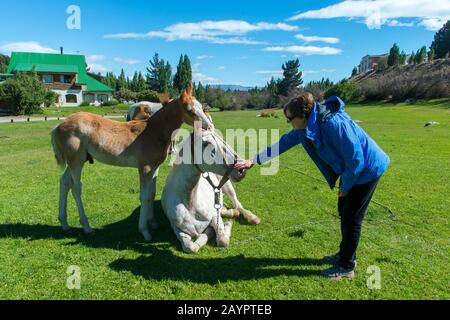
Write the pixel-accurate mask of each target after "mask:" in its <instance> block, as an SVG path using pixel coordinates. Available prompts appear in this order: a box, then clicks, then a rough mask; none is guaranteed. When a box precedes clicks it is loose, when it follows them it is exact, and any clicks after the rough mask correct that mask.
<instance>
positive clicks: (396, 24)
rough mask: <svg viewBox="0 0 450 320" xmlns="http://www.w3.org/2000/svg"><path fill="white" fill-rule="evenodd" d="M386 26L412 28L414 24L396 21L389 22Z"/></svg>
mask: <svg viewBox="0 0 450 320" xmlns="http://www.w3.org/2000/svg"><path fill="white" fill-rule="evenodd" d="M387 25H388V26H389V27H414V25H415V24H414V22H400V21H398V20H395V19H393V20H389V21H388V22H387Z"/></svg>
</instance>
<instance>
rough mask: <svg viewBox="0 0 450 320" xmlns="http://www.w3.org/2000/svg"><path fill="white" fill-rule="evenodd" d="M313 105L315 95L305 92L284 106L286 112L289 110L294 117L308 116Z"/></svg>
mask: <svg viewBox="0 0 450 320" xmlns="http://www.w3.org/2000/svg"><path fill="white" fill-rule="evenodd" d="M313 107H314V96H313V95H312V94H311V93H309V92H304V93H302V94H300V95H299V96H298V97H297V98H294V99H292V100H291V101H289V103H287V104H286V105H285V106H284V114H286V112H287V111H288V110H289V112H290V113H291V115H292V116H293V117H300V118H308V117H309V115H310V113H311V111H312V109H313Z"/></svg>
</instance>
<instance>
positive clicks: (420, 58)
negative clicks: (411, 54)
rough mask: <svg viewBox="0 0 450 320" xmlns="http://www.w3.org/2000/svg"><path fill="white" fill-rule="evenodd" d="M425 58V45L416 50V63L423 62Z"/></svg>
mask: <svg viewBox="0 0 450 320" xmlns="http://www.w3.org/2000/svg"><path fill="white" fill-rule="evenodd" d="M426 58H427V47H425V46H423V47H422V48H420V51H418V52H417V63H424V62H425V59H426Z"/></svg>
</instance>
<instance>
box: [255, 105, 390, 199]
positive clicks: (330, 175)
mask: <svg viewBox="0 0 450 320" xmlns="http://www.w3.org/2000/svg"><path fill="white" fill-rule="evenodd" d="M344 107H345V104H344V102H343V101H342V100H341V99H340V98H338V97H331V98H329V99H328V100H327V101H325V103H324V104H323V105H321V104H318V103H315V105H314V108H313V111H312V112H311V114H310V116H309V118H308V124H307V128H306V130H292V131H290V132H288V133H286V134H285V135H283V136H282V137H281V139H280V141H279V142H278V143H276V144H274V145H273V146H271V147H268V148H267V149H266V150H264V151H263V152H261V153H260V154H258V155H257V156H256V157H255V159H254V160H255V161H256V162H257V163H258V164H262V163H264V162H267V161H269V160H270V159H272V158H274V157H277V156H278V155H280V154H282V153H284V152H286V151H287V150H289V149H291V148H292V147H294V146H296V145H298V144H302V145H303V147H304V148H305V150H306V152H307V153H308V155H309V156H310V157H311V159H312V160H313V161H314V163H315V164H316V165H317V167H318V168H319V170H320V172H321V173H322V174H323V176H324V177H325V179H326V180H327V182H328V184H329V186H330V188H334V186H335V185H336V181H337V179H338V177H339V176H341V185H340V190H341V191H344V192H348V191H349V190H350V189H351V188H352V187H353V186H354V185H356V184H364V183H368V182H370V181H373V180H375V179H376V178H378V177H380V176H381V175H382V174H383V173H384V172H385V171H386V169H387V167H388V166H389V162H390V160H389V157H388V156H387V155H386V153H384V152H383V150H381V148H380V147H379V146H378V145H377V144H376V142H375V141H374V140H372V138H370V137H369V135H368V134H367V133H366V132H365V131H364V130H363V129H362V128H361V127H359V126H358V125H357V124H356V123H355V122H353V121H352V119H351V118H350V116H349V115H348V114H347V113H345V112H344Z"/></svg>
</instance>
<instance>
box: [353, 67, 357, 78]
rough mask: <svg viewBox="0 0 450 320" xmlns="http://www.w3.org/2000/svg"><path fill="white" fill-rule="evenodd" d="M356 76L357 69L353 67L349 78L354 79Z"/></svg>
mask: <svg viewBox="0 0 450 320" xmlns="http://www.w3.org/2000/svg"><path fill="white" fill-rule="evenodd" d="M357 74H358V69H357V68H356V67H354V68H353V70H352V76H351V77H354V76H356V75H357Z"/></svg>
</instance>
